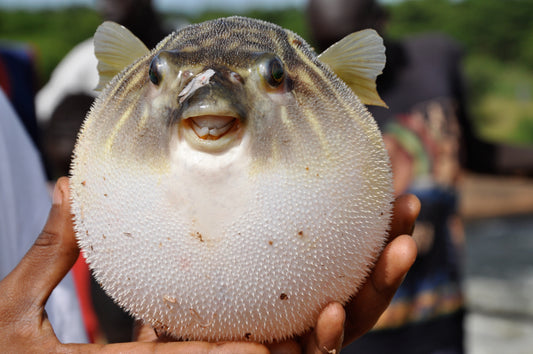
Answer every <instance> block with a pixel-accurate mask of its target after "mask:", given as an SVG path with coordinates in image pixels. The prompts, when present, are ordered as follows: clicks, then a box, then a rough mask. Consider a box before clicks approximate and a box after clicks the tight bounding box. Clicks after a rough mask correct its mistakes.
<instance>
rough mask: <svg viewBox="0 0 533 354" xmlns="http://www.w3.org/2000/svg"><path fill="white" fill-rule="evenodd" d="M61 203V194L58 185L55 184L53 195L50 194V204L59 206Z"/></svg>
mask: <svg viewBox="0 0 533 354" xmlns="http://www.w3.org/2000/svg"><path fill="white" fill-rule="evenodd" d="M62 203H63V192H62V191H61V188H59V185H58V184H57V183H56V185H55V186H54V193H53V194H52V204H54V205H61V204H62Z"/></svg>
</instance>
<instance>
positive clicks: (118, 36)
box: [94, 21, 150, 90]
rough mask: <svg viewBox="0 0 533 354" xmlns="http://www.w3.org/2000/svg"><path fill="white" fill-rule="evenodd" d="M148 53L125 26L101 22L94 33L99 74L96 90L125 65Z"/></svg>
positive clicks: (102, 86)
mask: <svg viewBox="0 0 533 354" xmlns="http://www.w3.org/2000/svg"><path fill="white" fill-rule="evenodd" d="M148 53H150V50H149V49H148V48H147V47H146V46H145V45H144V43H143V42H141V40H140V39H139V38H137V37H136V36H135V35H134V34H133V33H131V32H130V31H129V30H128V29H126V27H124V26H121V25H119V24H118V23H115V22H111V21H106V22H104V23H102V24H101V25H100V26H99V27H98V28H97V30H96V33H95V35H94V54H95V55H96V58H97V59H98V74H99V75H100V81H99V82H98V86H97V87H96V90H102V89H103V88H104V87H105V85H106V84H107V83H108V82H109V81H111V79H112V78H113V77H114V76H115V75H117V74H118V73H119V72H121V71H122V70H123V69H124V68H125V67H126V66H128V65H130V64H131V63H133V62H134V61H135V60H136V59H138V58H140V57H142V56H145V55H146V54H148Z"/></svg>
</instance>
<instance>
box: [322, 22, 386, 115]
mask: <svg viewBox="0 0 533 354" xmlns="http://www.w3.org/2000/svg"><path fill="white" fill-rule="evenodd" d="M318 59H319V60H320V61H322V62H323V63H324V64H326V65H328V66H329V67H330V68H331V70H333V72H334V73H335V74H337V76H338V77H339V78H340V79H341V80H343V81H344V82H345V83H346V84H347V85H348V86H350V88H351V89H352V90H353V92H354V93H355V94H356V95H357V96H358V97H359V98H360V99H361V101H362V102H363V103H364V104H367V105H375V106H383V107H387V105H386V104H385V102H383V100H382V99H381V98H380V97H379V94H378V92H377V90H376V78H377V76H378V75H379V74H381V73H382V71H383V68H384V67H385V60H386V58H385V46H384V45H383V39H382V38H381V37H380V36H379V35H378V33H377V32H376V31H374V30H372V29H365V30H362V31H358V32H355V33H352V34H350V35H348V36H346V37H344V38H343V39H341V40H340V41H338V42H337V43H335V44H333V45H332V46H331V47H329V48H328V49H326V50H325V51H324V52H323V53H322V54H320V55H319V56H318Z"/></svg>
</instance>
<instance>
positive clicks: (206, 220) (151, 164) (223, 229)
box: [70, 17, 393, 342]
mask: <svg viewBox="0 0 533 354" xmlns="http://www.w3.org/2000/svg"><path fill="white" fill-rule="evenodd" d="M94 41H95V53H96V56H97V58H98V59H99V66H98V68H99V71H100V87H101V88H103V91H102V92H101V94H100V96H99V97H98V98H97V100H96V102H95V104H94V105H93V107H92V108H91V111H90V112H89V114H88V115H87V118H86V120H85V121H84V124H83V126H82V128H81V131H80V134H79V137H78V141H77V144H76V147H75V151H74V158H73V163H72V169H71V182H70V184H71V195H72V211H73V214H74V221H75V230H76V234H77V238H78V242H79V245H80V247H81V249H82V251H83V253H84V255H85V257H86V259H87V261H88V263H89V265H90V268H91V269H92V271H93V273H94V276H95V277H96V279H97V281H98V282H99V283H100V284H101V285H102V286H103V288H104V290H105V291H106V292H107V293H108V294H109V295H110V296H111V297H112V298H113V299H114V300H115V301H116V302H117V303H118V304H119V305H120V306H122V307H123V308H124V309H125V310H127V311H128V312H129V313H131V314H132V315H133V316H135V317H136V318H139V319H142V320H143V321H144V322H145V323H147V324H150V325H152V326H153V327H154V328H156V329H157V330H158V332H161V331H162V332H166V333H167V335H170V336H173V337H175V338H177V339H184V340H206V341H257V342H272V341H275V340H283V339H286V338H290V337H292V336H295V335H299V334H302V333H304V332H305V331H307V330H309V329H310V328H311V327H312V326H313V325H314V324H315V323H316V320H317V317H318V314H319V313H320V311H321V310H322V309H323V308H324V307H325V306H326V305H327V304H328V303H329V302H332V301H339V302H341V303H346V302H347V301H349V299H350V298H351V297H352V296H353V295H354V294H356V292H357V291H358V289H359V288H360V286H361V285H362V283H363V282H364V281H365V278H366V277H367V275H368V274H369V272H370V271H371V269H372V266H373V264H374V263H375V261H376V259H377V257H378V256H379V254H380V252H381V250H382V248H383V246H384V243H385V242H386V234H387V230H388V227H389V222H390V217H391V209H392V205H391V203H392V199H393V192H392V182H391V180H392V176H391V168H390V164H389V160H388V157H387V153H386V150H385V148H384V144H383V140H382V138H381V134H380V132H379V130H378V128H377V125H376V123H375V121H374V120H373V118H372V116H371V115H370V114H369V113H368V111H367V110H366V108H365V106H364V104H381V105H383V104H384V103H383V102H382V101H381V99H380V98H379V95H378V94H377V91H376V85H375V78H376V77H377V75H379V73H380V72H381V70H382V68H383V66H384V63H385V54H384V47H383V42H382V40H381V38H380V37H379V36H378V35H377V33H376V32H374V31H372V30H364V31H361V32H357V33H354V34H352V35H349V36H348V37H346V38H344V39H343V40H341V41H340V42H338V43H336V44H334V45H333V46H332V47H331V48H329V49H328V50H326V51H325V52H324V53H322V54H321V55H319V56H317V55H316V54H315V52H314V50H313V49H312V48H311V47H310V46H309V45H308V44H307V43H306V42H305V41H304V40H303V39H302V38H301V37H299V36H298V35H296V34H295V33H293V32H291V31H289V30H286V29H283V28H281V27H279V26H277V25H274V24H271V23H268V22H263V21H260V20H254V19H249V18H243V17H229V18H223V19H217V20H212V21H208V22H204V23H200V24H194V25H190V26H187V27H185V28H183V29H181V30H179V31H177V32H174V33H172V34H170V35H169V36H168V37H166V38H165V39H163V40H162V41H161V42H160V43H159V44H158V45H157V46H156V48H154V49H153V50H151V51H150V50H148V49H147V48H146V47H145V46H144V45H143V44H142V42H141V41H140V40H139V39H137V38H136V37H135V36H134V35H133V34H131V33H130V32H129V31H128V30H126V29H125V28H124V27H122V26H119V25H117V24H115V23H110V22H106V23H104V24H102V25H101V26H100V27H99V28H98V29H97V32H96V34H95V37H94Z"/></svg>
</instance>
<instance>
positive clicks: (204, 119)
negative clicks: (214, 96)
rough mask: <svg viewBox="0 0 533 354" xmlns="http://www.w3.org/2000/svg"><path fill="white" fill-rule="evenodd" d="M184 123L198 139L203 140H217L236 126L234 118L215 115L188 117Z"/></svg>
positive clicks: (236, 120) (236, 121)
mask: <svg viewBox="0 0 533 354" xmlns="http://www.w3.org/2000/svg"><path fill="white" fill-rule="evenodd" d="M186 122H187V124H189V126H190V128H191V129H192V130H193V131H194V132H195V133H196V135H197V136H198V138H200V139H205V140H218V139H220V138H222V137H223V136H224V135H226V134H228V133H230V132H231V131H232V130H233V129H234V128H236V127H237V125H238V119H237V118H236V117H232V116H217V115H203V116H195V117H190V118H187V120H186Z"/></svg>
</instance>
